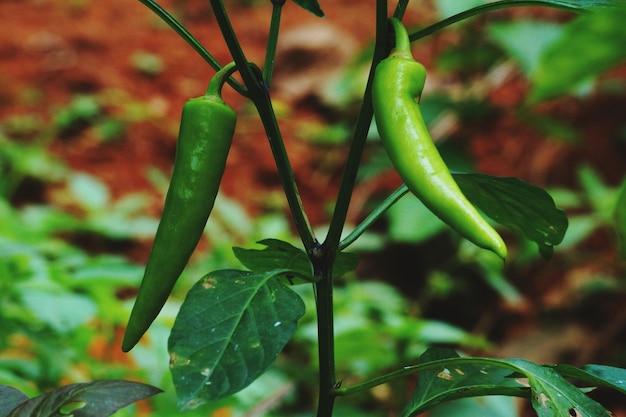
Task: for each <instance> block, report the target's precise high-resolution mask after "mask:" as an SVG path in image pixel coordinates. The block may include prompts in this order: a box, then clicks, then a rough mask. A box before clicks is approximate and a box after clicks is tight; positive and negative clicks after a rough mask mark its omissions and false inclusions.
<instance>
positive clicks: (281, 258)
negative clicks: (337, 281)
mask: <svg viewBox="0 0 626 417" xmlns="http://www.w3.org/2000/svg"><path fill="white" fill-rule="evenodd" d="M257 243H259V244H261V245H263V246H265V249H261V250H259V249H244V248H238V247H235V248H233V251H234V252H235V256H236V257H237V259H239V261H240V262H241V263H242V264H243V265H244V266H245V267H246V268H248V269H250V270H252V271H256V272H265V271H271V270H274V269H289V270H291V271H292V272H293V273H294V275H295V278H298V277H300V278H302V279H301V280H300V281H293V280H291V278H289V277H288V278H289V279H290V280H291V282H290V283H303V282H305V283H306V282H315V280H316V278H315V277H314V276H313V271H312V269H311V264H310V262H309V258H308V256H307V255H306V253H305V252H304V251H303V250H301V249H299V248H297V247H295V246H293V245H292V244H290V243H287V242H284V241H282V240H278V239H264V240H261V241H259V242H257ZM358 264H359V257H358V255H356V254H354V253H345V252H340V253H339V254H337V259H336V260H335V264H334V266H333V276H334V277H335V278H336V277H340V276H342V275H344V274H346V273H348V272H350V271H354V270H355V269H356V267H357V266H358Z"/></svg>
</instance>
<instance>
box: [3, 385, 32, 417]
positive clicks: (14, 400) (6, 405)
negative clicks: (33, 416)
mask: <svg viewBox="0 0 626 417" xmlns="http://www.w3.org/2000/svg"><path fill="white" fill-rule="evenodd" d="M26 401H28V397H27V396H26V395H25V394H24V393H22V392H21V391H20V390H18V389H15V388H13V387H8V386H6V385H0V417H5V416H7V415H8V414H9V412H11V411H13V410H14V409H15V407H17V406H18V405H20V404H22V403H24V402H26Z"/></svg>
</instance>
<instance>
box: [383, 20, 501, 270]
mask: <svg viewBox="0 0 626 417" xmlns="http://www.w3.org/2000/svg"><path fill="white" fill-rule="evenodd" d="M391 23H392V25H393V28H394V31H395V37H396V48H395V50H394V51H393V53H392V54H391V55H390V56H389V57H388V58H386V59H384V60H382V61H381V62H380V64H379V65H378V66H377V67H376V72H375V74H374V80H373V85H372V98H373V106H374V115H375V118H376V126H377V128H378V132H379V135H380V138H381V141H382V144H383V146H384V148H385V150H386V151H387V154H388V155H389V158H390V159H391V162H392V164H393V166H394V168H395V169H396V170H397V171H398V173H399V174H400V177H401V178H402V180H403V181H404V183H405V184H406V185H407V187H408V188H409V190H410V191H411V192H412V193H413V194H414V195H415V196H416V197H417V198H419V199H420V200H421V201H422V202H423V203H424V205H425V206H426V207H428V209H429V210H430V211H432V212H433V213H434V214H435V215H437V216H438V217H439V218H440V219H441V220H443V221H444V222H445V223H447V224H448V225H449V226H450V227H452V228H453V229H454V230H456V231H457V232H458V233H459V234H461V235H462V236H463V237H465V238H466V239H468V240H469V241H471V242H473V243H474V244H476V245H477V246H479V247H481V248H484V249H488V250H491V251H493V252H495V253H496V254H497V255H498V256H500V257H501V258H502V259H505V258H506V255H507V248H506V245H505V244H504V242H503V240H502V238H501V237H500V235H499V234H498V232H496V231H495V230H494V229H493V228H492V227H491V226H490V225H489V223H487V221H485V219H484V218H483V217H482V215H481V214H480V213H479V212H478V211H477V210H476V208H475V207H474V206H473V205H472V204H471V203H470V202H469V201H468V200H467V198H466V197H465V196H464V195H463V193H462V192H461V190H460V188H459V186H458V185H457V183H456V181H455V180H454V178H453V177H452V175H451V174H450V171H449V170H448V167H447V166H446V164H445V162H444V161H443V159H442V158H441V155H440V154H439V151H438V150H437V148H436V147H435V144H434V143H433V141H432V138H431V136H430V134H429V132H428V129H427V127H426V124H425V123H424V119H423V118H422V113H421V111H420V108H419V105H418V103H417V102H416V98H418V97H419V96H420V95H421V93H422V89H423V88H424V83H425V81H426V69H425V68H424V66H423V65H422V64H420V63H418V62H416V61H415V60H414V59H413V56H412V55H411V50H410V42H409V37H408V34H407V32H406V29H405V28H404V26H403V25H402V23H400V21H399V20H397V19H395V18H391Z"/></svg>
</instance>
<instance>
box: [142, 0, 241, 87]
mask: <svg viewBox="0 0 626 417" xmlns="http://www.w3.org/2000/svg"><path fill="white" fill-rule="evenodd" d="M139 1H140V2H141V3H142V4H143V5H144V6H146V7H147V8H149V9H150V10H152V12H154V14H156V15H157V16H158V17H159V18H160V19H161V20H163V21H164V22H165V23H167V24H168V25H169V27H171V28H172V29H174V31H175V32H176V33H178V35H179V36H180V37H181V38H183V40H184V41H185V42H187V43H188V44H189V45H190V46H191V47H192V48H193V49H194V50H195V51H196V52H197V53H198V54H199V55H200V56H201V57H202V59H204V60H205V61H206V62H207V63H208V64H209V65H210V66H211V67H212V68H213V69H214V70H216V71H218V70H219V69H220V68H222V66H221V65H220V63H219V62H218V61H217V59H215V57H214V56H213V55H211V53H210V52H209V51H207V50H206V48H205V47H204V46H202V44H201V43H200V42H198V40H197V39H196V38H195V37H194V36H193V35H192V34H191V33H189V31H188V30H187V29H185V27H184V26H183V25H181V24H180V22H179V21H178V20H176V18H174V16H172V15H171V14H169V13H168V12H167V10H165V9H164V8H163V7H161V6H160V5H159V4H158V3H157V2H156V1H154V0H139ZM229 84H230V85H231V86H232V87H233V88H234V89H235V90H236V91H237V92H238V93H239V94H241V95H243V96H245V95H246V92H245V88H244V87H243V86H242V85H241V83H239V82H237V80H235V79H234V78H233V79H230V80H229Z"/></svg>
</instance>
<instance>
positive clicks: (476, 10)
mask: <svg viewBox="0 0 626 417" xmlns="http://www.w3.org/2000/svg"><path fill="white" fill-rule="evenodd" d="M521 6H544V7H551V8H555V9H563V10H568V11H570V12H580V13H582V12H586V11H587V9H586V8H585V7H584V6H574V5H573V4H570V3H562V4H555V3H553V2H552V1H541V0H503V1H499V2H495V3H489V4H483V5H481V6H477V7H473V8H471V9H469V10H465V11H463V12H461V13H458V14H455V15H454V16H450V17H448V18H446V19H444V20H441V21H439V22H437V23H435V24H434V25H431V26H428V27H426V28H424V29H422V30H419V31H417V32H415V33H413V34H412V35H410V36H409V39H410V40H411V42H413V41H416V40H418V39H421V38H424V37H426V36H428V35H432V34H433V33H435V32H437V31H438V30H440V29H443V28H445V27H447V26H450V25H452V24H454V23H457V22H460V21H461V20H464V19H467V18H470V17H473V16H476V15H479V14H482V13H486V12H490V11H494V10H498V9H507V8H509V7H521Z"/></svg>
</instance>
